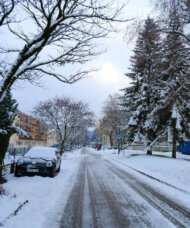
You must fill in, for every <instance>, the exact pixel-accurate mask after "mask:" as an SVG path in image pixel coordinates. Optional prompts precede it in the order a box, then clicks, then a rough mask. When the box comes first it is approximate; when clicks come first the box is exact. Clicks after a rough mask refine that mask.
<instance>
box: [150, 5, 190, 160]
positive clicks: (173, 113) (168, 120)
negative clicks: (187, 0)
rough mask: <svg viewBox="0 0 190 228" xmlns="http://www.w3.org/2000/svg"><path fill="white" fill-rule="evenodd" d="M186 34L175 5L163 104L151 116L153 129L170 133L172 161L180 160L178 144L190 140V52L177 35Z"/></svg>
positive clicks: (162, 80)
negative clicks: (185, 139)
mask: <svg viewBox="0 0 190 228" xmlns="http://www.w3.org/2000/svg"><path fill="white" fill-rule="evenodd" d="M180 29H181V30H182V23H181V21H180V12H179V11H178V7H177V6H176V5H175V1H173V5H172V9H171V11H170V21H169V25H168V30H170V31H174V32H173V33H172V32H170V33H168V35H167V36H166V38H165V40H164V42H163V45H164V51H163V60H162V73H161V74H160V79H159V85H160V88H161V92H160V95H161V96H160V100H159V102H158V104H157V106H156V107H155V108H154V110H153V111H152V113H151V114H150V116H149V117H150V122H151V125H154V126H156V125H157V126H160V128H162V129H163V131H164V132H165V133H166V132H168V136H169V137H168V138H169V139H168V140H169V141H170V142H172V143H173V149H172V157H173V158H176V144H177V142H178V140H180V139H183V138H184V137H188V138H189V137H190V129H189V127H188V123H189V120H190V105H189V103H190V93H189V91H190V76H189V61H190V57H189V56H190V52H189V48H187V46H185V45H184V40H183V37H182V36H180V35H179V34H177V33H175V31H176V30H177V31H180Z"/></svg>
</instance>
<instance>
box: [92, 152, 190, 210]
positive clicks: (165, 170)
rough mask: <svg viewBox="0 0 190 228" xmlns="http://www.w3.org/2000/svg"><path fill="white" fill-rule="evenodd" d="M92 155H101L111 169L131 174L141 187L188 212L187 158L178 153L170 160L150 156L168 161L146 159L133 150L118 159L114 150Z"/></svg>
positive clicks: (189, 181) (189, 165)
mask: <svg viewBox="0 0 190 228" xmlns="http://www.w3.org/2000/svg"><path fill="white" fill-rule="evenodd" d="M92 152H95V153H99V154H102V156H103V157H104V158H105V159H106V160H109V161H110V162H112V163H113V164H114V165H116V166H118V167H119V168H121V169H123V170H126V171H127V172H131V173H133V174H135V175H136V176H137V177H138V178H139V179H141V180H143V181H144V182H145V183H147V184H149V185H151V186H154V187H155V188H157V189H160V191H161V192H164V193H165V194H166V195H167V196H168V197H170V198H172V199H174V200H176V201H180V202H181V204H182V205H185V206H186V207H188V208H190V201H189V197H190V178H189V175H190V155H183V154H181V153H178V154H177V159H173V158H171V153H170V152H167V153H166V152H153V154H154V155H165V156H168V157H159V156H149V155H146V154H145V152H143V151H135V150H130V151H127V150H125V151H121V153H120V155H118V153H117V150H101V151H95V150H93V149H92ZM134 155H135V156H134ZM131 168H132V169H131ZM134 169H136V170H138V171H140V172H143V173H145V174H147V175H149V176H151V177H153V178H156V179H159V180H161V181H163V182H165V183H168V184H170V185H172V186H175V187H177V188H179V189H181V190H182V191H180V190H178V189H176V188H173V187H170V186H168V185H167V184H164V183H160V182H159V181H156V180H154V179H151V178H149V177H147V176H145V175H143V174H141V173H139V172H137V171H135V170H134ZM183 190H184V191H185V192H186V193H185V192H183Z"/></svg>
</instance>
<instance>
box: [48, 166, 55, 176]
mask: <svg viewBox="0 0 190 228" xmlns="http://www.w3.org/2000/svg"><path fill="white" fill-rule="evenodd" d="M49 176H50V177H54V176H55V167H54V166H53V167H52V169H51V172H50V174H49Z"/></svg>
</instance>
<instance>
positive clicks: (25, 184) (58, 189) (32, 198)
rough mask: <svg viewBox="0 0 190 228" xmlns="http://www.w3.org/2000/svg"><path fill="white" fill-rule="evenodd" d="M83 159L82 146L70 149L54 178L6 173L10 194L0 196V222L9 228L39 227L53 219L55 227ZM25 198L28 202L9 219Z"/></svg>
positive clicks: (7, 188)
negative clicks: (18, 175)
mask: <svg viewBox="0 0 190 228" xmlns="http://www.w3.org/2000/svg"><path fill="white" fill-rule="evenodd" d="M80 159H81V153H80V150H76V151H74V152H73V153H67V156H65V157H64V156H63V158H62V165H61V171H60V173H58V175H56V176H55V177H54V178H49V177H40V176H34V177H20V178H16V177H14V176H13V175H12V174H7V176H6V179H7V180H8V182H7V183H6V184H4V185H3V187H4V188H5V189H6V191H7V192H8V195H6V196H0V212H1V213H0V223H1V222H3V221H4V223H3V224H4V226H5V227H6V228H9V227H11V228H12V227H15V228H17V227H18V228H20V227H27V228H33V227H35V228H40V227H48V226H47V225H46V224H50V221H51V222H52V224H54V226H52V227H55V224H56V222H58V220H59V214H60V213H61V212H62V208H63V207H64V206H65V205H64V204H65V203H66V201H67V198H68V196H69V193H70V191H71V189H72V187H73V184H74V181H73V180H74V179H75V176H76V174H77V169H78V166H79V164H80ZM26 200H28V203H26V204H25V205H24V206H23V207H22V209H21V210H20V211H18V213H17V215H16V216H12V217H11V218H9V219H7V220H6V218H7V217H8V216H9V215H10V214H11V213H13V212H14V211H15V210H16V209H17V208H18V206H19V205H20V204H22V203H23V202H25V201H26ZM47 218H48V220H47Z"/></svg>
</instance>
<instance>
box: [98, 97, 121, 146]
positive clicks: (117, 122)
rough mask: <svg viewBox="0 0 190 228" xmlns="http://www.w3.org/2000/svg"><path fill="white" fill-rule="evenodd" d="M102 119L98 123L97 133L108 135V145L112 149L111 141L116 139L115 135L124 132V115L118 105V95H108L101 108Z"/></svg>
mask: <svg viewBox="0 0 190 228" xmlns="http://www.w3.org/2000/svg"><path fill="white" fill-rule="evenodd" d="M103 114H104V116H103V118H102V119H101V120H100V123H99V132H102V133H103V134H105V135H108V137H109V139H110V145H111V147H113V140H114V139H115V138H116V133H119V132H121V131H124V124H125V122H124V120H125V119H124V115H125V113H124V112H123V111H122V108H121V106H120V105H119V100H118V95H117V94H114V95H109V97H108V99H107V100H106V101H105V104H104V106H103Z"/></svg>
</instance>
